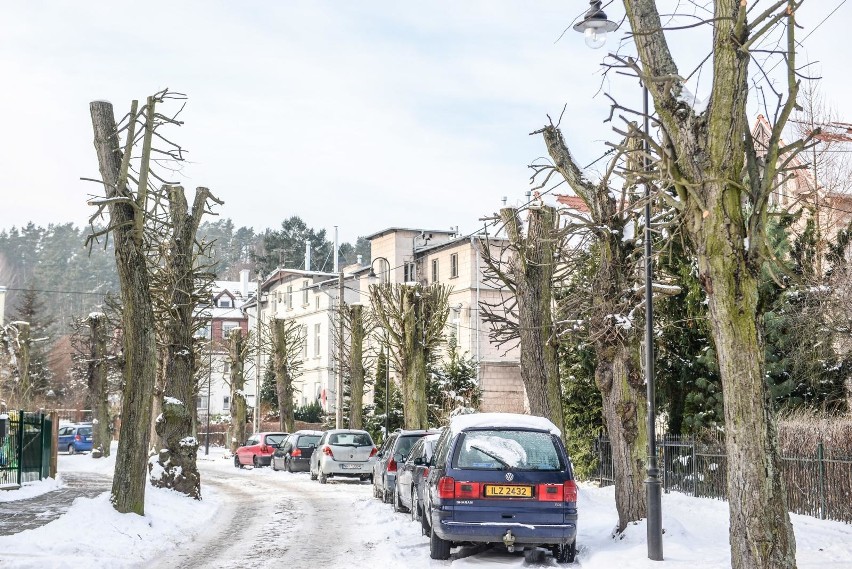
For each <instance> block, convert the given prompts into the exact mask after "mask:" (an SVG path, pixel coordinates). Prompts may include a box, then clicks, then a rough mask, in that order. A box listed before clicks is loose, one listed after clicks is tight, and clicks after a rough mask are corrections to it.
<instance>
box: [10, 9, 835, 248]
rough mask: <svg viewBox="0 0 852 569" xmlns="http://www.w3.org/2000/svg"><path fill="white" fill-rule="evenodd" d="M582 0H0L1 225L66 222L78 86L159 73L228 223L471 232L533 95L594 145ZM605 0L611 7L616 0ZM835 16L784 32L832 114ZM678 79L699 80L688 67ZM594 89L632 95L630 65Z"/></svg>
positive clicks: (89, 164)
mask: <svg viewBox="0 0 852 569" xmlns="http://www.w3.org/2000/svg"><path fill="white" fill-rule="evenodd" d="M683 4H684V5H687V6H689V5H691V3H689V2H686V3H683ZM749 4H752V2H750V3H749ZM763 4H766V5H768V4H769V3H768V2H761V3H759V4H758V8H760V9H761V10H762V9H763ZM587 6H588V3H587V2H586V1H584V0H570V1H569V0H561V1H558V2H557V1H545V0H542V1H535V2H519V1H498V0H494V1H488V2H485V1H482V2H460V1H458V0H447V1H441V2H438V1H430V2H397V1H388V2H367V1H363V2H361V1H359V2H343V1H338V2H283V1H282V2H274V3H273V2H212V1H208V0H205V1H203V2H202V1H196V2H188V1H185V2H171V1H169V2H167V1H154V0H149V1H146V2H144V3H124V2H121V3H119V2H95V1H87V2H79V1H73V2H70V1H69V2H15V3H11V2H10V3H6V4H5V5H4V6H3V8H2V17H0V70H2V74H3V79H4V81H3V83H4V88H3V89H2V90H0V109H2V111H0V112H2V115H0V116H2V122H0V133H2V135H0V187H2V191H3V196H4V200H3V206H2V207H0V229H5V228H10V227H12V226H21V225H24V224H26V223H27V222H29V221H33V222H35V223H36V224H39V225H46V224H48V223H60V222H73V223H75V224H78V225H84V224H85V223H86V221H87V219H88V216H89V214H90V213H91V212H92V208H90V207H89V206H87V205H86V199H87V196H88V195H89V194H91V193H92V192H94V191H95V190H97V188H96V186H94V185H93V184H91V183H87V182H81V181H80V180H79V178H80V177H97V176H98V168H97V162H96V159H95V154H94V150H93V147H92V129H91V122H90V118H89V108H88V103H89V101H91V100H95V99H106V100H109V101H111V102H112V103H113V104H114V105H115V107H116V115H117V116H119V117H120V116H121V115H123V114H124V113H125V112H127V110H129V106H130V101H131V100H132V99H134V98H137V99H142V100H144V98H145V96H147V95H149V94H152V93H154V92H155V91H158V90H160V89H162V88H164V87H169V88H171V89H173V90H177V91H181V92H184V93H186V94H188V95H189V101H188V105H187V108H186V110H185V112H184V114H183V115H182V116H183V119H184V121H185V125H184V126H183V127H181V128H180V129H177V130H172V131H171V132H170V134H171V136H172V137H173V138H174V139H176V140H178V141H180V142H181V144H182V145H183V146H184V147H185V148H187V149H188V150H189V154H188V158H189V159H190V160H191V161H192V163H191V164H189V165H187V166H186V168H185V169H184V171H183V177H182V182H183V184H184V186H186V187H188V188H194V187H195V186H201V185H203V186H208V187H210V188H211V189H212V190H213V191H214V193H215V194H216V195H217V196H218V197H219V198H220V199H222V200H224V202H225V204H224V206H222V207H221V208H219V213H220V215H221V216H222V217H226V218H227V217H229V218H231V219H233V221H234V223H235V224H236V225H237V226H250V227H254V228H255V229H256V230H259V231H260V230H263V229H265V228H267V227H278V226H279V224H280V222H281V221H282V220H283V219H285V218H287V217H289V216H291V215H298V216H300V217H302V218H303V219H304V220H305V221H306V222H307V223H308V225H310V226H312V227H315V228H317V229H319V228H326V229H328V230H329V232H331V231H333V226H335V225H337V226H339V231H340V237H341V240H342V241H353V240H354V239H355V238H356V237H357V236H358V235H365V234H368V233H372V232H375V231H378V230H380V229H383V228H386V227H389V226H406V227H421V228H428V229H444V228H446V229H449V228H450V227H452V226H459V228H460V230H461V231H464V232H466V231H472V230H474V229H475V228H476V227H477V225H481V222H479V221H477V220H478V219H479V218H480V217H482V216H484V215H489V214H491V213H492V212H494V211H496V210H497V209H498V208H499V207H500V204H501V199H502V198H503V197H504V196H506V197H507V198H508V203H509V204H520V203H522V202H523V201H525V197H524V195H525V193H526V192H527V191H528V188H529V185H528V182H529V180H528V176H529V171H528V169H527V167H526V166H527V164H529V163H530V162H531V161H532V160H534V159H535V158H536V157H538V156H541V155H543V154H544V153H545V151H544V147H543V144H542V142H541V139H540V137H538V136H535V137H531V136H529V133H530V132H531V131H533V130H535V129H537V128H540V127H541V126H542V125H543V124H544V123H545V122H546V120H547V118H546V115H547V114H551V115H553V116H554V117H556V116H558V115H559V113H560V112H561V110H562V108H563V106H564V105H566V104H567V111H566V115H565V118H564V119H563V122H562V127H563V130H564V132H565V135H566V138H567V140H568V143H569V145H570V146H571V148H572V150H573V151H574V152H575V153H576V154H577V156H578V158H579V160H580V161H581V162H583V163H584V164H585V163H589V162H592V161H593V160H594V159H595V158H597V157H598V156H599V155H600V154H601V153H602V152H603V151H604V150H605V147H604V146H603V143H602V141H603V140H604V139H608V138H611V134H610V127H609V126H608V125H605V124H603V122H602V121H603V120H604V119H605V118H606V117H607V115H608V113H609V107H608V100H607V99H606V98H605V97H604V96H603V95H602V94H601V93H600V91H599V88H600V86H601V76H600V66H599V64H600V62H601V61H602V59H603V57H604V55H605V53H606V50H604V49H602V50H597V51H593V50H590V49H588V48H587V47H586V46H585V44H584V42H583V38H582V36H580V35H579V34H577V33H575V32H573V31H570V30H569V32H567V33H566V35H565V36H564V37H563V38H562V39H559V36H560V34H562V32H563V30H564V29H565V28H566V27H568V26H570V24H571V23H572V21H573V20H574V18H575V17H577V16H578V15H579V14H582V12H583V11H584V10H585V9H586V7H587ZM838 6H840V7H839V9H838V10H837V11H836V12H835V13H834V15H833V16H832V17H831V18H829V19H828V20H827V21H825V22H824V23H822V24H821V25H820V22H822V21H823V20H824V19H825V18H826V16H828V15H829V14H830V13H831V12H832V10H834V9H835V8H837V7H838ZM607 12H608V14H609V16H610V18H611V19H614V20H620V19H621V17H622V16H623V7H622V6H621V4H620V3H618V2H616V3H612V4H611V5H609V6H608V7H607ZM850 22H852V3H850V4H847V3H846V0H808V1H806V2H805V6H804V8H803V9H802V10H801V11H800V15H799V23H800V24H801V25H802V26H803V27H804V29H803V30H801V31H800V35H799V37H804V36H805V35H807V34H809V33H811V32H813V33H811V35H810V36H809V37H807V39H805V40H804V42H803V46H802V50H801V54H800V58H801V59H800V63H804V62H805V60H808V61H819V62H820V67H819V71H820V72H821V74H822V76H823V78H824V79H823V82H822V90H823V91H824V93H825V96H826V97H827V99H828V100H829V101H830V102H831V103H832V104H833V105H834V106H835V107H836V109H837V111H838V114H839V117H840V118H841V119H842V120H845V121H847V122H852V97H850V81H849V79H848V75H849V73H848V65H849V62H850V60H852V42H850V41H848V39H847V34H849V33H850V32H849V24H850ZM817 26H819V27H817ZM814 28H816V30H815V31H814ZM616 34H619V32H616ZM618 39H619V38H618V37H614V38H611V39H610V42H609V43H608V44H607V47H609V48H611V49H614V47H615V46H617V44H618ZM703 39H704V38H703V36H702V34H700V33H699V32H696V31H695V30H690V31H688V32H681V33H680V35H678V36H676V37H675V39H674V40H672V41H673V50H676V53H677V54H678V55H683V56H684V60H682V61H679V64H680V65H681V67H680V69H681V72H682V74H684V69H688V68H690V64H694V63H695V62H696V61H699V60H700V59H701V58H702V57H703V55H704V54H706V53H707V51H708V44H707V43H706V42H704V41H702V40H703ZM628 50H629V48H628ZM776 71H777V70H776ZM693 83H694V85H693V89H694V90H695V91H697V94H698V96H699V97H701V96H706V87H707V81H706V77H705V84H704V85H702V84H701V82H700V76H697V77H695V78H693ZM604 88H605V90H607V91H610V92H614V93H618V94H619V98H620V99H619V100H622V101H623V102H625V103H629V104H634V105H638V103H639V100H640V89H639V88H638V85H637V84H636V82H635V80H633V79H627V78H626V79H614V80H613V81H612V82H609V81H607V82H606V83H605V84H604ZM702 89H703V91H702ZM631 97H632V98H633V100H632V101H631Z"/></svg>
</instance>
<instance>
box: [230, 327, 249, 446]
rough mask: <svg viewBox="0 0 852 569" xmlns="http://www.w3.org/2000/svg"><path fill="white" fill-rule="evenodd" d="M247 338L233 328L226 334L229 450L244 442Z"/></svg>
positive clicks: (240, 331) (237, 329)
mask: <svg viewBox="0 0 852 569" xmlns="http://www.w3.org/2000/svg"><path fill="white" fill-rule="evenodd" d="M246 348H247V340H246V337H245V336H243V331H242V330H240V329H239V328H235V329H234V330H232V331H231V333H230V335H229V336H228V358H229V359H230V360H231V375H230V379H231V452H232V453H235V452H236V451H237V447H238V446H240V445H242V444H243V443H245V442H246V415H247V413H246V392H245V387H246V376H245V373H244V371H245V362H246Z"/></svg>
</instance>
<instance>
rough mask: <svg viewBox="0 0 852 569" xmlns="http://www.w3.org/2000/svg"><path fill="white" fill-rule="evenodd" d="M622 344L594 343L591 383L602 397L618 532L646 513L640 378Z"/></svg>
mask: <svg viewBox="0 0 852 569" xmlns="http://www.w3.org/2000/svg"><path fill="white" fill-rule="evenodd" d="M637 353H638V350H637V349H636V347H635V346H628V345H626V344H620V345H619V344H616V345H613V344H603V345H599V346H596V349H595V354H596V356H597V360H598V361H597V367H596V368H595V383H596V384H597V386H598V389H600V391H601V394H602V396H603V418H604V423H605V425H606V431H607V434H608V435H609V440H610V444H611V446H612V463H613V473H614V474H615V506H616V510H617V511H618V531H619V532H621V531H624V529H625V528H626V527H627V524H628V523H630V522H635V521H638V520H641V519H642V518H644V517H646V516H647V503H646V499H645V455H644V452H645V448H646V445H647V442H648V434H647V432H646V429H645V428H644V426H645V417H646V416H647V415H646V409H645V397H644V396H643V394H642V388H643V379H642V374H641V373H639V368H638V366H637V365H635V362H634V358H635V357H636V354H637Z"/></svg>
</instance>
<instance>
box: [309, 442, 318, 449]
mask: <svg viewBox="0 0 852 569" xmlns="http://www.w3.org/2000/svg"><path fill="white" fill-rule="evenodd" d="M308 448H311V449H314V448H317V445H316V444H314V443H311V444H310V446H309V447H308Z"/></svg>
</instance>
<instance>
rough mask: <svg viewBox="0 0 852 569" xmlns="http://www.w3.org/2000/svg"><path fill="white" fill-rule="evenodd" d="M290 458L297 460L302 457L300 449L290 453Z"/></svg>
mask: <svg viewBox="0 0 852 569" xmlns="http://www.w3.org/2000/svg"><path fill="white" fill-rule="evenodd" d="M290 456H291V457H293V458H298V457H300V456H302V449H300V448H297V449H295V450H294V451H293V452H291V453H290Z"/></svg>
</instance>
